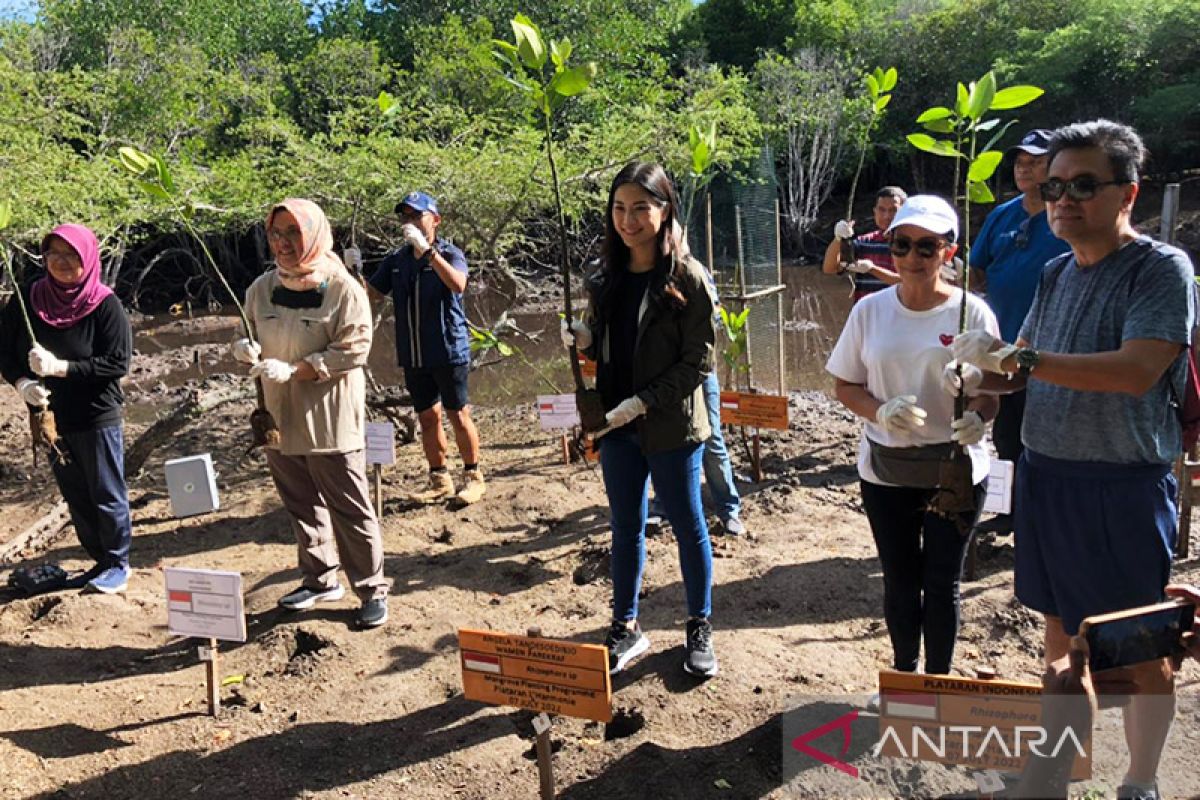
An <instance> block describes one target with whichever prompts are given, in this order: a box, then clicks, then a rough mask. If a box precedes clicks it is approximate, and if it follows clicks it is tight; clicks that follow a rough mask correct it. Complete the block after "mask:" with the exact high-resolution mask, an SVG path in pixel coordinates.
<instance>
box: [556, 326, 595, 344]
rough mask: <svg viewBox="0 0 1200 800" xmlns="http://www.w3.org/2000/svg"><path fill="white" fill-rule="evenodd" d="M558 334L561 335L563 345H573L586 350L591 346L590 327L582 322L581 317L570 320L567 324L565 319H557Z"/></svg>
mask: <svg viewBox="0 0 1200 800" xmlns="http://www.w3.org/2000/svg"><path fill="white" fill-rule="evenodd" d="M559 322H560V323H561V324H560V325H559V334H560V335H561V336H562V343H563V347H570V346H571V345H575V346H576V347H578V348H579V349H580V350H586V349H588V348H589V347H591V346H592V329H591V328H589V327H588V326H587V325H586V324H584V322H583V320H581V319H573V320H571V324H570V325H569V326H568V325H567V321H566V319H561V320H559Z"/></svg>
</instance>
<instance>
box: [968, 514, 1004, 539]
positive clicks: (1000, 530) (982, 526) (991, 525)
mask: <svg viewBox="0 0 1200 800" xmlns="http://www.w3.org/2000/svg"><path fill="white" fill-rule="evenodd" d="M975 532H976V533H993V534H995V535H996V536H1007V535H1008V534H1010V533H1012V532H1013V518H1012V515H1011V514H997V515H996V516H994V517H992V518H991V519H988V520H984V521H983V522H980V523H979V524H978V525H976V526H975Z"/></svg>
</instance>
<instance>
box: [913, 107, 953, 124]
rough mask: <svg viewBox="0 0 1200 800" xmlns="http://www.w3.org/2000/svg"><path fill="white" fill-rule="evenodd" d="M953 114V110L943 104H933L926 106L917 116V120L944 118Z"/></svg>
mask: <svg viewBox="0 0 1200 800" xmlns="http://www.w3.org/2000/svg"><path fill="white" fill-rule="evenodd" d="M952 116H954V112H953V111H951V110H950V109H948V108H946V107H945V106H934V107H933V108H927V109H925V110H924V111H922V112H921V116H919V117H917V122H932V121H933V120H937V119H946V118H948V117H952Z"/></svg>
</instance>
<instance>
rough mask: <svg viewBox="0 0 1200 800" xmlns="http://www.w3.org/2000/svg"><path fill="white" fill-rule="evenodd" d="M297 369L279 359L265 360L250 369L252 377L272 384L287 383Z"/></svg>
mask: <svg viewBox="0 0 1200 800" xmlns="http://www.w3.org/2000/svg"><path fill="white" fill-rule="evenodd" d="M295 372H296V368H295V367H293V366H292V365H291V364H289V363H287V362H286V361H280V360H279V359H278V358H265V359H263V360H262V361H260V362H258V363H257V364H255V365H254V366H253V367H251V368H250V377H252V378H262V379H263V380H264V381H269V382H270V383H287V382H288V381H290V380H291V379H292V375H293V374H295Z"/></svg>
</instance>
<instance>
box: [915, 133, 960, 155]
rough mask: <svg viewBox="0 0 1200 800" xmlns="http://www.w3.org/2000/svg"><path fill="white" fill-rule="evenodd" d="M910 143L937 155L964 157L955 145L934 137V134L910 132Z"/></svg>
mask: <svg viewBox="0 0 1200 800" xmlns="http://www.w3.org/2000/svg"><path fill="white" fill-rule="evenodd" d="M906 138H907V139H908V143H909V144H911V145H912V146H913V147H915V148H917V149H918V150H923V151H925V152H926V153H932V154H933V155H935V156H949V157H959V158H962V157H964V156H963V154H962V153H960V152H959V151H958V150H956V149H954V145H952V144H950V142H947V141H945V140H943V139H934V138H933V137H932V136H930V135H928V134H925V133H910V134H909V135H908V136H907V137H906Z"/></svg>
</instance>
